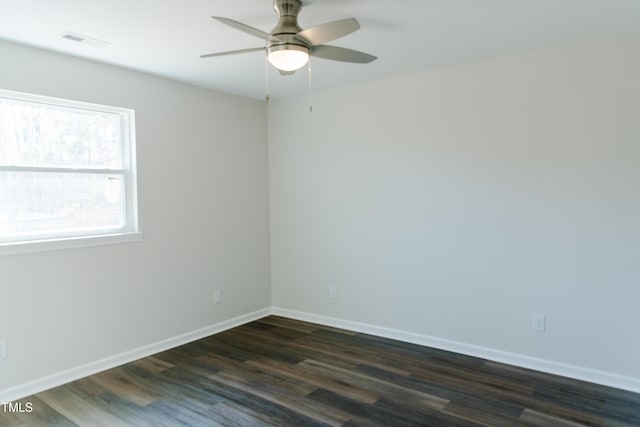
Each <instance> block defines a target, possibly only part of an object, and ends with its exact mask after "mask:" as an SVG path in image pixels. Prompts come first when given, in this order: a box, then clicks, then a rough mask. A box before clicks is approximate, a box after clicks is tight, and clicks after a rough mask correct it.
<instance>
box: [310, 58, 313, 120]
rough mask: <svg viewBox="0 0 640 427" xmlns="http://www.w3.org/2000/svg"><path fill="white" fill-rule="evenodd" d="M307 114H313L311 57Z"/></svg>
mask: <svg viewBox="0 0 640 427" xmlns="http://www.w3.org/2000/svg"><path fill="white" fill-rule="evenodd" d="M309 112H310V113H313V105H312V104H311V57H309Z"/></svg>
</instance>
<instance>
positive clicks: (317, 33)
mask: <svg viewBox="0 0 640 427" xmlns="http://www.w3.org/2000/svg"><path fill="white" fill-rule="evenodd" d="M359 28H360V23H359V22H358V21H357V20H356V19H355V18H347V19H341V20H339V21H333V22H327V23H325V24H320V25H316V26H315V27H311V28H307V29H306V30H302V31H300V32H299V33H298V34H296V37H300V38H302V39H303V40H304V41H307V42H308V43H309V44H310V45H311V46H317V45H319V44H322V43H326V42H330V41H331V40H335V39H337V38H340V37H344V36H346V35H347V34H351V33H353V32H354V31H356V30H357V29H359Z"/></svg>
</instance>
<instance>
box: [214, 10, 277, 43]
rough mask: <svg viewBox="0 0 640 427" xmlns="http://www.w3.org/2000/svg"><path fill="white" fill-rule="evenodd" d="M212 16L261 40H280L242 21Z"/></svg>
mask: <svg viewBox="0 0 640 427" xmlns="http://www.w3.org/2000/svg"><path fill="white" fill-rule="evenodd" d="M212 18H213V19H215V20H216V21H220V22H222V23H223V24H226V25H228V26H230V27H233V28H235V29H236V30H240V31H242V32H244V33H247V34H251V35H252V36H255V37H259V38H261V39H262V40H265V41H271V42H282V40H280V39H279V38H277V37H274V36H272V35H271V34H269V33H265V32H264V31H262V30H259V29H257V28H253V27H250V26H249V25H246V24H243V23H242V22H238V21H234V20H233V19H229V18H222V17H220V16H212Z"/></svg>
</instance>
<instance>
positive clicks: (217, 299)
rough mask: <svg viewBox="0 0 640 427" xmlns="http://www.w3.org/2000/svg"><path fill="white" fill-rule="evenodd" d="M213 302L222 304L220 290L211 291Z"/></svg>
mask: <svg viewBox="0 0 640 427" xmlns="http://www.w3.org/2000/svg"><path fill="white" fill-rule="evenodd" d="M213 302H214V303H216V304H220V303H221V302H222V290H220V289H216V290H215V291H213Z"/></svg>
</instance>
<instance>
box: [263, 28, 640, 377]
mask: <svg viewBox="0 0 640 427" xmlns="http://www.w3.org/2000/svg"><path fill="white" fill-rule="evenodd" d="M638 52H640V38H638V37H631V36H630V37H628V38H623V39H619V40H611V41H603V42H598V43H595V42H594V43H588V44H580V45H574V46H565V47H562V48H556V49H548V50H540V51H532V52H528V53H525V54H522V55H519V56H513V57H507V58H500V59H495V60H490V61H486V62H483V63H477V64H469V65H463V66H458V67H452V68H446V69H440V70H435V71H429V72H423V73H419V74H413V75H408V76H403V77H397V78H392V79H388V80H384V81H378V82H373V83H366V84H361V85H358V86H350V87H345V88H341V89H337V90H332V91H327V92H323V93H317V94H314V97H313V99H314V113H313V114H309V113H308V111H307V109H306V104H305V103H306V98H304V97H300V98H294V99H288V100H282V101H277V102H272V103H271V104H270V106H269V146H270V148H269V164H270V198H271V199H270V200H271V257H272V265H271V268H272V301H273V305H274V306H275V307H280V308H284V309H288V310H297V311H300V312H303V313H308V314H309V313H310V314H315V315H321V316H329V317H332V318H336V319H343V320H347V321H354V322H362V323H365V324H369V325H377V326H383V327H387V328H395V329H399V330H401V331H407V332H413V333H416V334H423V335H425V336H431V337H437V338H443V339H447V340H453V341H456V342H460V343H465V344H470V345H476V346H483V347H487V348H490V349H495V350H501V351H506V352H511V353H515V354H517V355H523V356H527V357H533V358H540V359H545V360H547V361H552V362H557V363H558V364H567V365H571V366H574V367H579V368H585V369H586V370H589V369H593V370H599V371H604V372H607V373H611V374H618V375H621V376H626V377H632V378H636V380H640V364H639V363H638V361H639V360H640V339H638V337H639V336H640V335H639V332H638V325H640V309H639V308H640V192H639V190H638V188H639V187H640V186H639V184H640V168H639V167H638V161H639V159H640V126H638V121H639V120H640V79H639V78H638V76H640V56H639V55H638ZM331 285H334V286H337V287H338V298H337V299H335V300H331V299H329V298H328V288H329V286H331ZM534 313H541V314H545V315H546V316H547V332H546V333H544V334H541V333H535V332H532V331H531V317H532V314H534ZM638 384H640V383H638Z"/></svg>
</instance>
